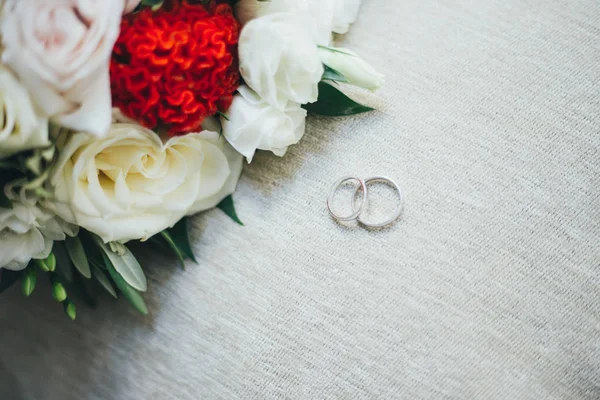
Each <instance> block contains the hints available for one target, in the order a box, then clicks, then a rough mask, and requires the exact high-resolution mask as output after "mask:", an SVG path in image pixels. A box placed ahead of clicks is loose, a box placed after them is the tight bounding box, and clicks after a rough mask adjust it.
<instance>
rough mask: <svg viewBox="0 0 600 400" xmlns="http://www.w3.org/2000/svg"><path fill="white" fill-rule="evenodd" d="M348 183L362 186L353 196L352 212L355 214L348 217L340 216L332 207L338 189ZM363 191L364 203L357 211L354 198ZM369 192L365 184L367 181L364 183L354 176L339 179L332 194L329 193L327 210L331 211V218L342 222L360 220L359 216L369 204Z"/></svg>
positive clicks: (332, 189)
mask: <svg viewBox="0 0 600 400" xmlns="http://www.w3.org/2000/svg"><path fill="white" fill-rule="evenodd" d="M348 181H357V182H358V183H359V185H360V186H359V187H358V188H357V189H356V192H355V194H354V195H353V196H352V211H354V212H353V213H352V214H351V215H348V216H340V215H338V214H336V213H335V212H334V211H333V207H332V204H333V198H334V196H335V193H336V192H337V190H338V188H339V187H340V186H341V185H342V184H344V183H346V182H348ZM361 189H362V203H361V204H360V207H358V209H356V202H355V199H354V198H355V197H356V195H357V194H358V191H359V190H361ZM368 192H369V190H368V189H367V184H366V183H365V181H363V180H362V179H360V178H357V177H354V176H346V177H344V178H341V179H339V180H338V181H337V182H335V183H334V184H333V187H332V188H331V192H330V193H329V197H328V198H327V209H328V210H329V214H331V216H332V217H333V218H335V219H337V220H338V221H342V222H347V221H354V220H355V219H357V218H358V216H359V215H360V214H361V213H362V212H363V210H364V209H365V206H366V204H367V196H368V195H369V193H368Z"/></svg>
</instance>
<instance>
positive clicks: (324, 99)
mask: <svg viewBox="0 0 600 400" xmlns="http://www.w3.org/2000/svg"><path fill="white" fill-rule="evenodd" d="M359 6H360V0H320V1H318V0H271V1H258V0H239V1H223V0H210V1H209V0H205V1H201V0H196V1H194V0H164V1H161V0H0V7H1V8H0V37H1V46H0V103H1V107H0V112H1V113H2V114H1V116H2V118H1V119H0V120H1V122H2V125H1V127H0V189H1V190H0V292H2V291H3V290H5V289H7V288H8V287H10V286H11V285H12V284H14V283H15V282H20V285H21V290H22V292H23V294H24V295H25V296H29V295H30V294H31V293H32V292H33V291H34V289H35V286H36V282H37V280H38V279H41V278H42V277H43V276H45V277H46V278H47V279H49V280H50V282H51V285H52V296H53V297H54V299H55V300H56V301H57V302H59V303H60V304H62V306H63V307H64V310H65V312H66V314H67V315H68V316H69V317H70V318H71V319H74V318H75V317H76V308H75V302H76V301H77V299H82V301H86V302H88V303H92V304H93V303H94V301H95V300H94V298H95V296H94V294H95V292H96V291H97V290H102V289H103V290H105V291H106V292H108V293H109V294H110V295H111V296H113V297H115V298H117V296H118V294H119V293H120V294H121V295H122V296H123V297H125V298H126V299H127V300H128V301H129V302H130V303H131V304H132V305H133V306H134V307H135V308H136V309H137V310H138V311H140V312H142V313H144V314H146V313H147V312H148V309H147V307H146V304H145V303H144V299H143V296H142V293H143V292H144V291H146V290H147V282H146V278H145V276H144V272H143V269H142V267H141V266H140V263H139V262H138V261H137V259H136V257H135V255H134V254H133V253H132V251H131V249H134V251H135V250H136V249H140V248H142V249H143V246H148V244H149V243H150V246H151V247H152V249H159V250H162V251H168V252H172V253H173V254H174V255H175V256H177V257H178V258H179V260H180V261H181V263H182V265H183V263H184V261H185V260H186V259H191V260H194V254H193V252H192V248H191V246H190V243H189V240H188V234H187V219H186V218H187V217H188V216H191V215H194V214H197V213H199V212H202V211H204V210H208V209H211V208H214V207H215V206H218V207H219V208H221V209H222V210H223V211H225V212H226V213H227V214H228V215H229V216H231V217H232V218H233V219H234V220H235V221H236V222H238V223H241V222H240V221H239V219H238V217H237V215H236V213H235V209H234V205H233V200H232V198H231V194H232V193H233V192H234V190H235V187H236V185H237V182H238V179H239V177H240V174H241V171H242V164H243V159H244V158H245V159H246V160H247V162H251V161H252V158H253V156H254V154H255V152H256V151H257V150H266V151H271V152H273V153H274V154H276V155H277V156H283V155H284V154H285V153H286V150H287V148H288V146H290V145H293V144H295V143H297V142H298V141H299V140H300V139H301V138H302V136H303V135H304V132H305V119H306V116H307V113H315V114H321V115H328V116H343V115H350V114H356V113H361V112H365V111H369V110H371V108H369V107H366V106H363V105H360V104H358V103H356V102H354V101H352V100H351V99H350V98H348V97H347V96H346V95H344V94H343V93H342V91H340V89H339V85H338V83H346V84H352V85H356V86H359V87H363V88H366V89H376V88H377V87H379V86H380V85H381V84H382V76H381V75H380V74H378V73H377V72H376V71H375V70H374V69H373V68H372V67H370V66H369V65H368V64H367V63H366V62H365V61H363V60H362V59H361V58H359V57H358V56H357V55H356V54H355V53H353V52H352V51H350V50H346V49H342V48H335V47H332V39H333V36H332V35H333V33H338V34H343V33H346V32H347V30H348V28H349V26H350V24H352V23H353V22H354V21H355V19H356V17H357V14H358V11H359Z"/></svg>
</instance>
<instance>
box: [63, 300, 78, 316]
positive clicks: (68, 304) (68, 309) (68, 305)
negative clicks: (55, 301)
mask: <svg viewBox="0 0 600 400" xmlns="http://www.w3.org/2000/svg"><path fill="white" fill-rule="evenodd" d="M63 308H64V310H65V314H67V317H69V318H70V319H71V321H75V318H77V308H76V307H75V304H73V302H72V301H71V300H66V301H65V302H64V303H63Z"/></svg>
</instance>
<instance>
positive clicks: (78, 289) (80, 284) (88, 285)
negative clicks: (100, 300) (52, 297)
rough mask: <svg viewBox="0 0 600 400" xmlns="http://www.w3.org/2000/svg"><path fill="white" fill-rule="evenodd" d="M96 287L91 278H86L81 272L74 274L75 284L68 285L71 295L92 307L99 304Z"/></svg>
mask: <svg viewBox="0 0 600 400" xmlns="http://www.w3.org/2000/svg"><path fill="white" fill-rule="evenodd" d="M94 289H95V287H94V285H93V282H92V281H91V280H89V279H85V278H84V277H83V275H81V274H75V275H74V276H73V284H72V285H70V286H69V287H68V290H69V296H71V294H72V295H74V296H75V297H77V298H78V299H79V300H81V301H83V302H84V303H85V304H87V305H88V306H89V307H91V308H94V307H96V306H97V305H98V304H97V302H96V292H95V290H94Z"/></svg>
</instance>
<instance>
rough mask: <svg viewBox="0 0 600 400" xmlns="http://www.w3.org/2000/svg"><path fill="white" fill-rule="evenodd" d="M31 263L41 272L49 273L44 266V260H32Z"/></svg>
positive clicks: (48, 269)
mask: <svg viewBox="0 0 600 400" xmlns="http://www.w3.org/2000/svg"><path fill="white" fill-rule="evenodd" d="M33 263H34V264H35V265H36V266H37V267H38V268H39V269H41V270H42V271H44V272H50V268H48V266H47V265H46V260H33Z"/></svg>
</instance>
